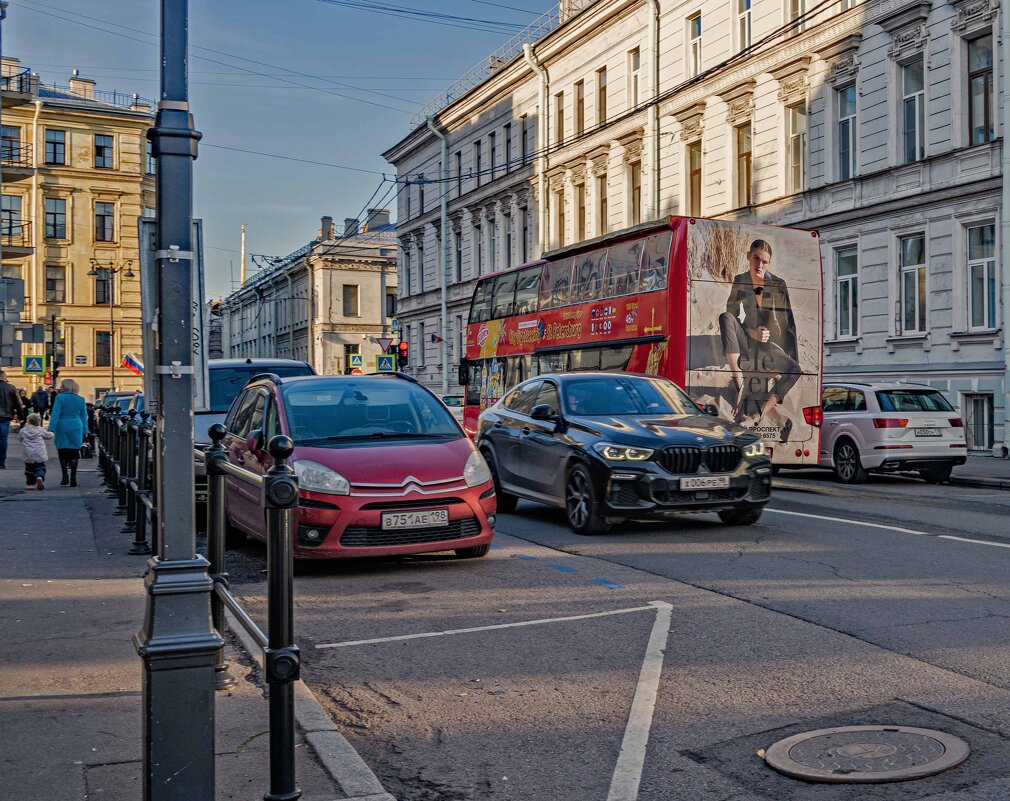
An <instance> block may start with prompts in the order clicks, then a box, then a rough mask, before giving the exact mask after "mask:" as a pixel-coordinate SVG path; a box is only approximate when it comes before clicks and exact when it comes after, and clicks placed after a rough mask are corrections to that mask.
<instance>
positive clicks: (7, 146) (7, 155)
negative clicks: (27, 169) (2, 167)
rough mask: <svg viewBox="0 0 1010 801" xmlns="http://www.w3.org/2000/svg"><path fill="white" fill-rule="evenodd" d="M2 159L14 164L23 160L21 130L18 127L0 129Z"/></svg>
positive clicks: (8, 126) (10, 126) (9, 126)
mask: <svg viewBox="0 0 1010 801" xmlns="http://www.w3.org/2000/svg"><path fill="white" fill-rule="evenodd" d="M0 158H3V160H4V161H14V162H19V161H20V160H21V129H20V128H19V127H18V126H16V125H4V126H2V127H0Z"/></svg>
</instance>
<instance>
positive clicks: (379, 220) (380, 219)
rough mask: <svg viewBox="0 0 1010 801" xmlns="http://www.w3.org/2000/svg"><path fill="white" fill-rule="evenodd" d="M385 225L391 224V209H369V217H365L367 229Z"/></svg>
mask: <svg viewBox="0 0 1010 801" xmlns="http://www.w3.org/2000/svg"><path fill="white" fill-rule="evenodd" d="M384 225H389V209H369V210H368V217H366V218H365V230H366V231H374V230H375V229H376V228H381V227H382V226H384Z"/></svg>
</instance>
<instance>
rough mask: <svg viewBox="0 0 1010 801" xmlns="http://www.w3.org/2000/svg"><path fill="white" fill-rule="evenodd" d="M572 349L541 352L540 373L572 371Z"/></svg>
mask: <svg viewBox="0 0 1010 801" xmlns="http://www.w3.org/2000/svg"><path fill="white" fill-rule="evenodd" d="M571 356H572V353H571V351H567V350H566V351H556V352H554V353H541V354H539V362H540V364H539V370H538V371H537V373H538V375H542V374H543V373H567V372H570V371H571V369H572V368H571Z"/></svg>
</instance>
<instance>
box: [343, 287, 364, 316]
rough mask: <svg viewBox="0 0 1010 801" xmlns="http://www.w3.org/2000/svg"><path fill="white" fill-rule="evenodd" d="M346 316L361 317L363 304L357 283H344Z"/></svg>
mask: <svg viewBox="0 0 1010 801" xmlns="http://www.w3.org/2000/svg"><path fill="white" fill-rule="evenodd" d="M343 295H344V317H360V316H361V305H360V298H359V287H358V285H357V284H344V285H343Z"/></svg>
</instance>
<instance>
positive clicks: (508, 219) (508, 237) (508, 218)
mask: <svg viewBox="0 0 1010 801" xmlns="http://www.w3.org/2000/svg"><path fill="white" fill-rule="evenodd" d="M511 266H512V215H511V214H506V215H505V269H506V270H507V269H509V268H510V267H511Z"/></svg>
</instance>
